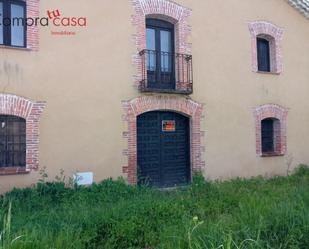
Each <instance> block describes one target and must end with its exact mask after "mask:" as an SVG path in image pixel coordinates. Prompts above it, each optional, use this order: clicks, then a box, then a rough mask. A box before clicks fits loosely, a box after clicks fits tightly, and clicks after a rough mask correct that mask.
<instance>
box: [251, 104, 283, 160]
mask: <svg viewBox="0 0 309 249" xmlns="http://www.w3.org/2000/svg"><path fill="white" fill-rule="evenodd" d="M253 114H254V118H255V134H256V154H257V155H258V156H282V155H285V154H286V151H287V142H286V129H287V114H288V110H287V109H286V108H284V107H282V106H279V105H275V104H266V105H262V106H259V107H257V108H255V109H254V111H253ZM265 119H273V120H274V152H272V153H263V152H262V121H263V120H265Z"/></svg>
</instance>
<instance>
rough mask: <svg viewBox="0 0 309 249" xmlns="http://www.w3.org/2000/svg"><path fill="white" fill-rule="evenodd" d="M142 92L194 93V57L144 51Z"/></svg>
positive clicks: (142, 52) (141, 53)
mask: <svg viewBox="0 0 309 249" xmlns="http://www.w3.org/2000/svg"><path fill="white" fill-rule="evenodd" d="M139 54H140V56H141V60H142V80H141V90H142V91H163V92H180V93H187V94H188V93H192V84H193V69H192V55H187V54H180V53H169V52H161V51H155V50H147V49H145V50H143V51H141V52H140V53H139Z"/></svg>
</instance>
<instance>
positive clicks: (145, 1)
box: [130, 0, 192, 90]
mask: <svg viewBox="0 0 309 249" xmlns="http://www.w3.org/2000/svg"><path fill="white" fill-rule="evenodd" d="M130 1H131V2H132V5H133V8H134V12H133V15H132V24H133V26H134V27H135V28H136V31H135V34H134V35H133V39H134V42H135V46H136V50H137V51H136V52H134V54H133V57H132V58H133V65H134V67H135V69H136V74H135V75H134V76H133V78H134V86H135V87H138V88H140V89H142V88H143V85H142V78H143V73H144V72H143V61H142V58H141V56H140V55H139V53H140V52H141V51H143V50H144V49H146V18H147V17H152V18H158V19H161V20H164V21H168V22H171V23H173V24H174V26H175V52H176V53H180V54H190V53H191V44H190V43H189V42H188V38H189V35H190V33H191V27H190V25H189V22H188V19H189V17H190V15H191V9H189V8H186V7H184V6H181V5H179V4H176V3H174V2H172V1H169V0H130ZM176 89H179V90H183V89H192V86H191V85H190V84H189V83H185V84H177V85H176Z"/></svg>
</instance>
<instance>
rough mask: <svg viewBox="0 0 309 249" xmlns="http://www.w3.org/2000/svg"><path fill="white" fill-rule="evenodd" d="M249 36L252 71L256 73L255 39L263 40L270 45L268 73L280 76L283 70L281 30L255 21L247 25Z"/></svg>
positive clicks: (263, 22)
mask: <svg viewBox="0 0 309 249" xmlns="http://www.w3.org/2000/svg"><path fill="white" fill-rule="evenodd" d="M248 26H249V31H250V34H251V47H252V71H254V72H258V62H257V43H256V39H257V37H261V38H265V39H267V40H268V41H269V45H270V57H271V58H270V60H271V61H270V71H271V72H272V73H276V74H280V73H281V72H282V69H283V65H282V49H281V41H282V36H283V29H282V28H280V27H278V26H276V25H274V24H272V23H270V22H266V21H255V22H251V23H249V24H248Z"/></svg>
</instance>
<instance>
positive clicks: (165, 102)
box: [123, 95, 205, 184]
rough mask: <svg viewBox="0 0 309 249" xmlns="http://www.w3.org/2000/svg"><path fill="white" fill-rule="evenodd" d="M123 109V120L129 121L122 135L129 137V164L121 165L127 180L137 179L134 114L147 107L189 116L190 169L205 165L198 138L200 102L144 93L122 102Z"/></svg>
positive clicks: (201, 167)
mask: <svg viewBox="0 0 309 249" xmlns="http://www.w3.org/2000/svg"><path fill="white" fill-rule="evenodd" d="M123 108H124V111H125V115H124V120H125V121H126V122H127V124H128V132H124V138H126V139H128V149H127V150H125V153H124V154H125V155H127V156H128V165H126V166H124V167H123V173H124V174H126V175H127V179H128V182H129V183H130V184H136V183H137V144H136V143H137V128H136V120H137V116H139V115H140V114H143V113H145V112H149V111H158V110H166V111H172V112H178V113H181V114H183V115H185V116H187V117H189V118H190V126H191V127H190V128H191V129H190V130H191V171H192V173H193V174H194V173H197V172H201V171H202V169H203V167H204V166H205V162H203V161H202V152H203V148H202V146H201V138H202V136H203V135H204V133H203V132H202V131H201V119H202V111H203V106H202V105H201V104H199V103H197V102H195V101H193V100H191V99H188V98H182V97H174V96H160V95H159V96H143V97H138V98H135V99H133V100H130V101H124V102H123Z"/></svg>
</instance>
